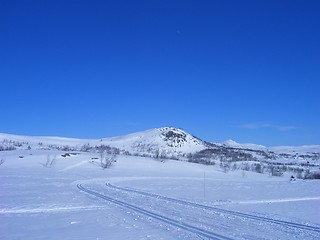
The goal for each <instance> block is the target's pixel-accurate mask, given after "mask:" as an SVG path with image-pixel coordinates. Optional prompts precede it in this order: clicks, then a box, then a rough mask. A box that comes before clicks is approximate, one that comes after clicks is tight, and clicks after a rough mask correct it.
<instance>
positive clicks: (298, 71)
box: [0, 0, 320, 146]
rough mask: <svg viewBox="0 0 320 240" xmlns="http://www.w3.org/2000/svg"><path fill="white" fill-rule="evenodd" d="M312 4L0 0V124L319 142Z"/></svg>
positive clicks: (71, 132)
mask: <svg viewBox="0 0 320 240" xmlns="http://www.w3.org/2000/svg"><path fill="white" fill-rule="evenodd" d="M319 12H320V2H319V1H316V0H315V1H308V0H303V1H302V0H301V1H294V0H288V1H282V0H277V1H272V0H268V1H228V0H226V1H201V0H197V1H187V0H184V1H156V0H155V1H121V0H120V1H56V0H55V1H15V0H10V1H9V0H0V30H1V33H0V34H1V37H0V81H1V91H0V109H1V110H0V115H1V116H0V132H5V133H12V134H22V135H59V136H66V137H79V138H101V137H108V136H115V135H123V134H127V133H131V132H136V131H141V130H146V129H149V128H155V127H161V126H176V127H180V128H182V129H184V130H186V131H187V132H190V133H192V134H194V135H196V136H198V137H200V138H202V139H204V140H207V141H224V140H227V139H233V140H235V141H238V142H253V143H257V144H264V145H267V146H274V145H302V144H320V127H319V122H320V121H319V116H320V44H319V43H320V31H319V29H320V14H319Z"/></svg>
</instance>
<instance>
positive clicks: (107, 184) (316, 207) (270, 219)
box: [0, 150, 320, 240]
mask: <svg viewBox="0 0 320 240" xmlns="http://www.w3.org/2000/svg"><path fill="white" fill-rule="evenodd" d="M64 153H65V152H61V151H54V150H48V151H45V150H29V151H28V150H16V151H4V152H0V158H1V159H5V161H4V163H3V164H2V165H1V166H0V199H1V200H0V239H119V240H120V239H132V240H138V239H141V240H142V239H157V240H158V239H290V240H291V239H320V215H319V212H320V188H319V180H296V181H289V179H288V178H285V177H270V176H268V175H265V174H258V173H253V172H245V171H231V172H228V173H224V172H223V171H222V170H221V169H220V167H218V166H205V165H200V164H193V163H187V162H180V161H174V160H166V161H165V162H161V161H157V160H155V159H151V158H142V157H133V156H123V155H119V156H118V159H117V162H115V163H114V165H113V167H112V168H109V169H104V170H102V169H101V168H99V167H98V166H97V165H96V164H95V163H94V162H92V161H98V160H95V159H92V158H95V157H98V154H94V153H80V154H78V155H70V156H66V157H62V156H61V155H63V154H64ZM19 156H20V157H19ZM48 156H50V158H51V159H52V158H53V157H54V156H56V161H55V164H54V165H53V166H52V167H48V168H47V167H44V166H43V164H45V163H46V161H47V157H48Z"/></svg>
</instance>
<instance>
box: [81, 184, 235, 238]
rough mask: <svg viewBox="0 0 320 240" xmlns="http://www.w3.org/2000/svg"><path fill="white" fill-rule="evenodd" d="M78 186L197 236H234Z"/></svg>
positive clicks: (91, 193) (87, 191)
mask: <svg viewBox="0 0 320 240" xmlns="http://www.w3.org/2000/svg"><path fill="white" fill-rule="evenodd" d="M77 187H78V188H79V189H80V190H81V191H83V192H85V193H88V194H90V195H94V196H96V197H99V198H102V199H104V200H107V201H109V202H111V203H114V204H116V205H118V206H122V207H125V208H127V209H131V210H133V211H135V212H138V213H141V214H143V215H145V216H147V217H151V218H154V219H157V220H159V221H161V222H163V223H166V224H170V225H172V226H175V227H177V228H181V229H184V230H186V231H188V232H190V233H193V234H195V235H196V236H202V237H206V238H208V239H213V240H232V238H229V237H225V236H222V235H220V234H217V233H214V232H211V231H208V230H204V229H201V228H198V227H196V226H192V225H190V224H186V223H183V222H179V221H176V220H174V219H171V218H168V217H166V216H163V215H160V214H157V213H154V212H151V211H148V210H145V209H143V208H140V207H137V206H134V205H131V204H128V203H125V202H122V201H119V200H116V199H114V198H111V197H108V196H106V195H103V194H100V193H97V192H95V191H92V190H89V189H87V188H85V187H83V186H82V185H81V184H77Z"/></svg>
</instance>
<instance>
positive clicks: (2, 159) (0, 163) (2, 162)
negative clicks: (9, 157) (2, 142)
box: [0, 157, 6, 166]
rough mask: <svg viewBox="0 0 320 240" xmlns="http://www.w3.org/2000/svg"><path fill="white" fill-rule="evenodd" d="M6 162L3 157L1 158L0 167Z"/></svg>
mask: <svg viewBox="0 0 320 240" xmlns="http://www.w3.org/2000/svg"><path fill="white" fill-rule="evenodd" d="M5 161H6V159H5V158H4V157H3V158H1V159H0V166H1V165H2V164H4V162H5Z"/></svg>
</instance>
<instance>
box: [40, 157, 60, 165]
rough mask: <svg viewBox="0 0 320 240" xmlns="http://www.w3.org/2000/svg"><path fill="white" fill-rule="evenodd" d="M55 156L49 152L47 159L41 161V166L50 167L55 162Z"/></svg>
mask: <svg viewBox="0 0 320 240" xmlns="http://www.w3.org/2000/svg"><path fill="white" fill-rule="evenodd" d="M56 159H57V156H53V157H51V156H50V155H49V154H48V155H47V161H46V162H45V163H41V165H42V166H44V167H46V168H52V167H53V166H54V164H55V163H56Z"/></svg>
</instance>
